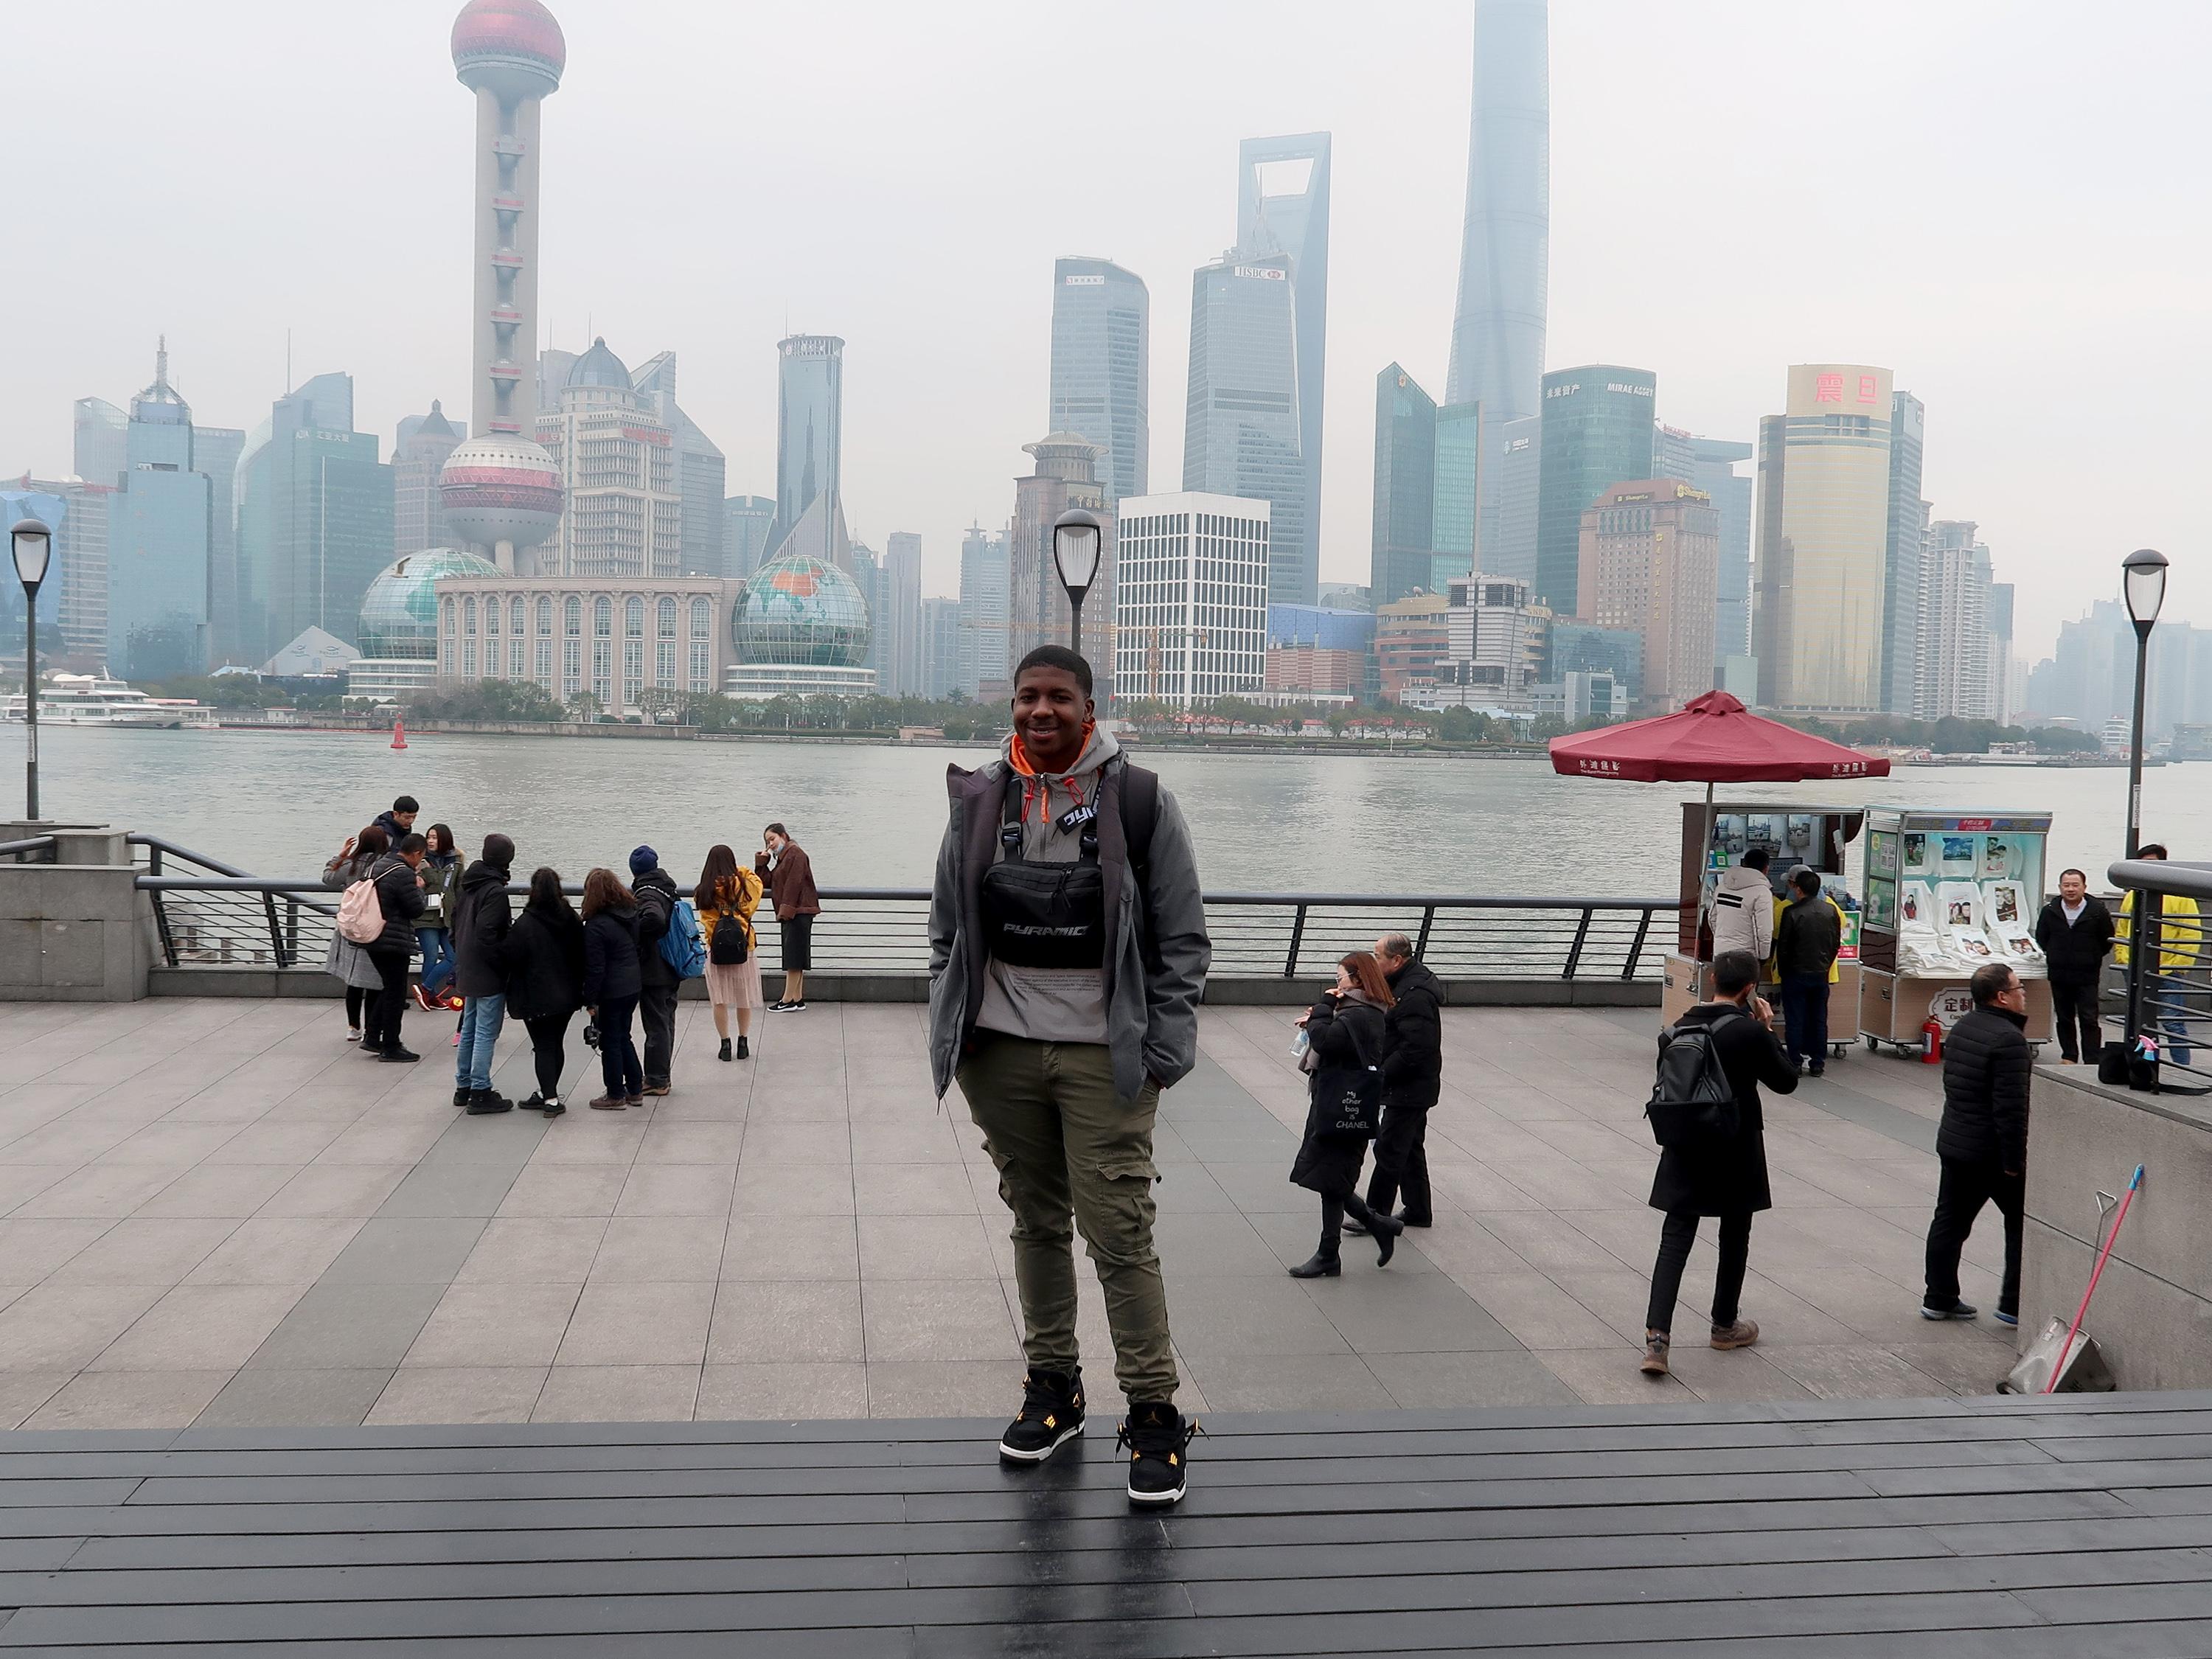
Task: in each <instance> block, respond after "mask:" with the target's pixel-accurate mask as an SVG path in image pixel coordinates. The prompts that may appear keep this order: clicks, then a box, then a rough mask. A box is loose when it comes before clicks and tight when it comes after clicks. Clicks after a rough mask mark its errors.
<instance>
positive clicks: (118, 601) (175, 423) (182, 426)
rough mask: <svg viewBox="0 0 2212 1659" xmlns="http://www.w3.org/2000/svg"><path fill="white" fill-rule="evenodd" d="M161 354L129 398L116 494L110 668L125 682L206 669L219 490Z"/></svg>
mask: <svg viewBox="0 0 2212 1659" xmlns="http://www.w3.org/2000/svg"><path fill="white" fill-rule="evenodd" d="M168 359H169V354H168V353H167V351H163V352H162V353H161V360H160V363H159V366H158V367H157V368H156V369H155V375H154V383H153V385H151V386H148V387H147V388H146V389H145V390H144V391H143V392H140V393H139V394H138V395H137V397H136V398H132V399H131V419H130V423H129V426H128V428H127V429H126V431H125V440H124V470H123V473H122V476H121V478H120V480H119V482H120V483H121V486H122V487H121V489H118V491H117V493H116V494H115V495H113V496H112V497H111V498H110V501H109V516H108V535H107V665H108V667H109V668H110V669H111V670H112V671H113V672H115V673H118V674H120V675H122V676H123V677H124V678H125V679H147V680H157V679H166V678H170V677H172V676H174V675H178V674H201V673H205V672H206V671H207V667H208V596H209V592H210V576H211V571H210V562H209V533H210V513H211V512H212V510H213V507H212V491H211V490H210V488H209V484H208V480H207V477H206V475H205V474H204V473H201V472H198V471H195V470H194V469H193V465H192V411H191V406H190V405H189V404H186V403H185V400H184V399H183V398H181V397H179V396H178V394H177V392H176V390H175V389H174V388H173V387H172V386H170V385H169V362H168Z"/></svg>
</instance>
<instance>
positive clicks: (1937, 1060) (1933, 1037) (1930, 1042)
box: [1920, 1014, 1943, 1066]
mask: <svg viewBox="0 0 2212 1659" xmlns="http://www.w3.org/2000/svg"><path fill="white" fill-rule="evenodd" d="M1920 1063H1921V1064H1922V1065H1923V1066H1941V1065H1942V1063H1943V1022H1942V1020H1940V1019H1938V1018H1936V1016H1935V1015H1933V1014H1930V1015H1929V1016H1928V1023H1927V1024H1924V1025H1923V1026H1922V1027H1921V1028H1920Z"/></svg>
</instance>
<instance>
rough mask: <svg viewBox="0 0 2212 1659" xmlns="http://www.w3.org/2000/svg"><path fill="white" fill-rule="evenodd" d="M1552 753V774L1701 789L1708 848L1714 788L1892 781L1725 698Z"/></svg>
mask: <svg viewBox="0 0 2212 1659" xmlns="http://www.w3.org/2000/svg"><path fill="white" fill-rule="evenodd" d="M1551 752H1552V769H1553V771H1555V772H1564V773H1565V774H1567V775H1569V776H1571V777H1578V778H1621V779H1626V780H1627V781H1631V782H1635V783H1702V784H1704V785H1705V840H1704V842H1703V845H1704V846H1705V848H1711V845H1712V840H1713V785H1715V784H1716V783H1802V782H1806V781H1810V780H1812V779H1814V778H1886V777H1887V776H1888V775H1889V763H1888V762H1887V761H1886V760H1884V759H1882V758H1881V757H1880V756H1878V755H1862V754H1861V753H1859V751H1858V750H1856V749H1847V748H1845V747H1844V745H1843V744H1840V743H1830V742H1829V741H1828V740H1827V739H1826V738H1816V737H1814V735H1813V734H1812V733H1811V732H1800V731H1798V730H1797V729H1796V727H1795V726H1784V725H1783V724H1782V722H1781V721H1779V720H1761V719H1760V718H1759V716H1758V715H1756V714H1753V713H1752V712H1751V711H1750V710H1749V709H1748V708H1745V707H1744V706H1743V705H1742V704H1741V702H1737V701H1736V700H1735V698H1734V697H1732V696H1729V694H1728V693H1727V692H1725V691H1708V692H1706V693H1705V695H1704V696H1700V697H1692V698H1691V699H1690V701H1689V702H1686V703H1685V704H1684V705H1683V706H1682V708H1681V709H1680V711H1679V712H1678V713H1675V714H1658V715H1655V716H1653V717H1652V718H1651V719H1650V720H1631V721H1630V722H1629V723H1628V724H1627V725H1626V726H1603V727H1601V728H1600V729H1599V730H1597V731H1595V732H1577V733H1575V735H1574V736H1572V737H1571V738H1553V739H1552V743H1551ZM1699 856H1700V857H1704V856H1705V854H1702V853H1701V854H1699Z"/></svg>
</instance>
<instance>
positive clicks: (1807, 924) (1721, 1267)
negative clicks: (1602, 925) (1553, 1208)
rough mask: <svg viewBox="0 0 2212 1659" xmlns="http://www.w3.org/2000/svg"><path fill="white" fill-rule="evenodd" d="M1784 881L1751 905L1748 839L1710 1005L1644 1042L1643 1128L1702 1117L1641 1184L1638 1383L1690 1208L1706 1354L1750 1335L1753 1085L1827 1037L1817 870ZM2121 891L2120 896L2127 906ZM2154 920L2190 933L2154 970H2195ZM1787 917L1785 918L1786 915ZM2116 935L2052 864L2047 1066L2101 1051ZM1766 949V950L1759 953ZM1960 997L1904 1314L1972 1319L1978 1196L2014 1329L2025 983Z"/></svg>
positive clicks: (2192, 921)
mask: <svg viewBox="0 0 2212 1659" xmlns="http://www.w3.org/2000/svg"><path fill="white" fill-rule="evenodd" d="M2137 856H2139V857H2141V858H2145V859H2150V860H2163V859H2164V858H2165V857H2166V848H2164V847H2162V846H2160V845H2158V844H2156V843H2153V844H2151V845H2149V846H2146V847H2145V848H2142V852H2141V853H2140V854H2138V855H2137ZM1807 878H1809V880H1808V879H1807ZM1791 884H1792V890H1793V891H1795V892H1796V895H1797V896H1796V899H1795V900H1794V901H1793V902H1790V904H1789V905H1788V907H1787V908H1783V909H1781V911H1780V915H1779V919H1777V917H1776V915H1775V913H1774V909H1773V908H1771V907H1770V906H1769V904H1768V903H1767V902H1766V899H1767V895H1768V892H1769V887H1768V881H1767V876H1766V854H1765V853H1764V852H1762V851H1759V850H1758V849H1755V848H1754V849H1753V851H1752V852H1750V853H1747V854H1745V855H1744V859H1743V862H1742V865H1741V866H1739V868H1738V869H1736V870H1731V871H1729V872H1726V874H1724V875H1723V878H1722V879H1721V882H1720V886H1719V896H1718V897H1717V900H1716V902H1715V906H1714V910H1713V943H1714V945H1715V952H1714V956H1713V959H1712V966H1711V975H1712V996H1711V1000H1709V1001H1706V1002H1705V1003H1701V1004H1699V1006H1697V1007H1694V1008H1692V1009H1691V1010H1690V1011H1689V1012H1687V1013H1686V1014H1685V1015H1684V1016H1683V1017H1682V1018H1681V1019H1680V1021H1679V1022H1677V1023H1676V1024H1674V1025H1673V1026H1670V1027H1668V1030H1665V1031H1663V1032H1662V1033H1661V1035H1660V1048H1661V1060H1660V1066H1659V1080H1658V1082H1657V1084H1656V1085H1655V1088H1654V1091H1653V1121H1654V1124H1655V1127H1656V1126H1657V1125H1659V1124H1660V1123H1661V1121H1662V1110H1664V1109H1672V1110H1674V1111H1680V1112H1688V1111H1695V1110H1702V1111H1704V1112H1705V1120H1704V1121H1703V1122H1702V1124H1701V1126H1700V1127H1698V1128H1697V1129H1695V1130H1694V1131H1692V1132H1688V1133H1683V1134H1681V1135H1680V1136H1679V1137H1678V1138H1677V1139H1675V1141H1674V1144H1672V1145H1662V1151H1661V1152H1660V1158H1659V1171H1658V1175H1657V1177H1656V1179H1655V1181H1654V1182H1653V1184H1652V1189H1651V1200H1650V1201H1651V1206H1652V1207H1653V1208H1654V1209H1657V1210H1661V1211H1663V1212H1665V1215H1666V1219H1665V1221H1664V1222H1663V1223H1662V1226H1661V1231H1660V1242H1659V1256H1658V1261H1657V1263H1656V1266H1655V1267H1653V1269H1652V1274H1651V1299H1650V1306H1649V1308H1648V1309H1647V1310H1645V1315H1644V1327H1645V1328H1644V1361H1643V1369H1644V1371H1645V1372H1646V1373H1648V1374H1650V1375H1652V1376H1665V1375H1667V1373H1668V1347H1669V1345H1670V1343H1671V1341H1672V1330H1673V1325H1674V1307H1675V1303H1676V1301H1677V1299H1678V1297H1679V1296H1680V1288H1681V1281H1682V1272H1683V1268H1684V1267H1685V1266H1686V1264H1687V1262H1688V1261H1689V1255H1690V1249H1691V1246H1692V1244H1693V1243H1695V1242H1696V1239H1697V1233H1698V1224H1699V1220H1700V1219H1701V1218H1705V1217H1711V1218H1715V1219H1717V1221H1718V1222H1719V1224H1720V1235H1719V1241H1718V1243H1719V1263H1718V1267H1717V1270H1716V1273H1715V1277H1714V1288H1713V1301H1712V1306H1711V1320H1712V1323H1711V1343H1712V1346H1714V1347H1716V1348H1723V1349H1728V1348H1743V1347H1749V1346H1751V1345H1752V1344H1753V1343H1754V1342H1756V1341H1757V1340H1759V1326H1758V1325H1757V1323H1756V1322H1753V1321H1752V1320H1748V1319H1744V1318H1741V1316H1740V1309H1739V1306H1738V1304H1739V1301H1740V1299H1741V1293H1742V1290H1743V1282H1744V1275H1745V1273H1746V1271H1747V1263H1748V1261H1749V1255H1750V1245H1751V1224H1752V1218H1753V1215H1754V1214H1756V1213H1757V1212H1759V1211H1761V1210H1765V1209H1769V1208H1771V1207H1772V1205H1773V1198H1772V1195H1771V1192H1770V1190H1769V1187H1768V1182H1767V1175H1766V1152H1765V1139H1764V1128H1765V1124H1764V1120H1763V1113H1762V1110H1761V1107H1760V1098H1759V1091H1760V1089H1761V1088H1762V1087H1763V1088H1765V1089H1767V1090H1770V1091H1773V1092H1775V1093H1778V1094H1789V1093H1790V1092H1792V1091H1795V1090H1796V1087H1797V1079H1798V1077H1799V1075H1800V1074H1801V1071H1802V1072H1805V1073H1808V1074H1810V1075H1812V1076H1816V1077H1817V1076H1819V1075H1820V1071H1821V1066H1820V1060H1819V1056H1820V1053H1821V1052H1822V1048H1823V1047H1824V1046H1825V1042H1826V991H1827V986H1826V973H1825V972H1823V971H1821V964H1820V957H1821V956H1822V955H1824V954H1830V947H1829V945H1828V925H1827V919H1826V917H1824V916H1821V915H1819V913H1818V910H1817V909H1816V908H1815V907H1816V905H1817V906H1825V905H1826V904H1827V902H1828V901H1827V900H1826V898H1825V897H1824V896H1822V895H1821V894H1820V878H1819V877H1818V875H1817V874H1815V873H1814V872H1811V871H1809V870H1802V869H1801V870H1798V871H1795V872H1792V875H1791ZM2134 899H2135V895H2134V894H2133V893H2130V894H2129V895H2128V896H2127V906H2129V907H2131V906H2132V904H2133V902H2134ZM2183 907H2186V909H2184V908H2183ZM2121 914H2122V915H2123V916H2126V915H2128V914H2129V909H2128V908H2123V910H2122V913H2121ZM2161 915H2162V919H2164V920H2167V921H2170V920H2171V919H2172V918H2173V917H2176V916H2181V917H2183V918H2184V920H2183V921H2182V922H2181V923H2180V924H2179V927H2178V928H2177V929H2176V931H2177V933H2185V934H2186V935H2188V937H2185V938H2180V939H2177V940H2176V941H2174V942H2172V944H2171V945H2162V946H2161V947H2160V964H2161V965H2162V966H2163V967H2165V968H2166V969H2169V970H2170V969H2175V968H2178V967H2182V966H2185V965H2187V964H2189V963H2193V962H2194V961H2195V960H2196V950H2195V939H2194V933H2195V930H2196V928H2197V917H2196V904H2195V902H2194V901H2193V900H2191V899H2189V898H2186V897H2177V896H2167V897H2166V898H2165V899H2164V901H2163V903H2162V906H2161ZM1793 917H1795V918H1798V920H1797V921H1796V922H1795V923H1794V925H1793V923H1792V918H1793ZM2118 931H2119V930H2118V924H2117V923H2116V922H2115V921H2114V919H2113V917H2112V913H2111V911H2110V910H2109V909H2107V908H2106V905H2105V903H2104V902H2103V901H2102V900H2101V899H2100V898H2098V897H2097V896H2095V895H2094V894H2093V893H2091V892H2090V891H2089V890H2088V877H2087V875H2086V874H2084V873H2083V872H2081V871H2080V870H2070V869H2069V870H2066V871H2063V872H2061V873H2060V875H2059V878H2058V892H2057V896H2054V897H2053V898H2051V900H2050V901H2049V902H2046V903H2045V905H2044V907H2043V909H2042V911H2041V912H2040V913H2039V915H2038V916H2037V918H2036V923H2035V941H2036V945H2037V946H2038V948H2039V950H2040V951H2042V952H2043V956H2044V960H2045V964H2046V969H2047V972H2048V974H2049V975H2050V983H2051V1001H2052V1004H2053V1007H2054V1012H2055V1013H2056V1016H2057V1020H2056V1024H2057V1038H2058V1047H2059V1055H2060V1059H2059V1063H2060V1064H2061V1065H2063V1066H2077V1065H2082V1064H2085V1063H2086V1064H2095V1063H2096V1061H2097V1059H2098V1057H2099V1054H2100V1051H2101V1050H2102V1049H2103V1048H2104V1046H2105V1045H2104V1041H2103V1024H2102V1020H2101V1018H2100V1012H2099V996H2100V988H2101V981H2102V978H2103V975H2104V966H2105V959H2106V957H2107V956H2109V955H2111V954H2112V951H2113V948H2114V942H2115V938H2116V935H2117V933H2118ZM1808 940H1810V941H1812V943H1810V944H1808ZM1770 945H1771V960H1770V961H1769V962H1767V963H1762V962H1761V957H1762V956H1765V955H1768V953H1769V947H1770ZM1815 946H1817V948H1814V947H1815ZM2119 951H2120V954H2119V960H2120V961H2121V962H2123V963H2124V962H2125V961H2126V959H2127V958H2126V947H2125V946H2124V945H2121V946H2120V947H2119ZM1777 970H1778V971H1777ZM1776 982H1778V984H1779V986H1780V987H1781V991H1782V994H1783V996H1784V1001H1785V1008H1786V1010H1787V1012H1786V1017H1785V1026H1786V1031H1787V1037H1786V1041H1784V1040H1781V1039H1778V1038H1777V1036H1775V1034H1774V1032H1773V1031H1772V1030H1771V1024H1772V1022H1773V1018H1774V1010H1773V1008H1772V1007H1771V1005H1769V1003H1768V1002H1767V1000H1766V999H1765V997H1764V996H1762V995H1760V994H1759V987H1760V985H1761V984H1762V983H1776ZM1815 989H1817V992H1818V996H1817V999H1815V998H1814V995H1813V994H1814V990H1815ZM1968 991H1969V994H1970V995H1971V997H1972V1002H1973V1006H1972V1011H1971V1012H1968V1013H1967V1014H1966V1015H1965V1016H1964V1017H1962V1018H1960V1020H1959V1021H1958V1023H1957V1024H1955V1025H1954V1026H1953V1027H1952V1028H1951V1030H1950V1031H1949V1033H1948V1035H1947V1036H1946V1037H1945V1039H1944V1042H1943V1113H1942V1121H1941V1122H1940V1123H1939V1124H1938V1126H1937V1127H1936V1155H1937V1158H1938V1159H1939V1161H1940V1163H1941V1165H1942V1169H1941V1173H1940V1175H1939V1177H1938V1182H1937V1188H1936V1209H1935V1213H1934V1214H1933V1216H1932V1217H1931V1218H1929V1226H1928V1242H1927V1252H1926V1263H1925V1268H1924V1279H1925V1285H1924V1289H1923V1293H1922V1296H1921V1300H1920V1316H1921V1317H1922V1318H1923V1319H1929V1320H1939V1321H1940V1320H1954V1319H1957V1320H1971V1319H1973V1318H1976V1317H1978V1314H1979V1310H1978V1309H1977V1308H1976V1307H1975V1306H1974V1305H1973V1304H1971V1303H1968V1302H1965V1301H1962V1300H1960V1295H1959V1260H1960V1254H1961V1253H1962V1251H1963V1250H1964V1249H1965V1247H1966V1240H1967V1237H1969V1236H1970V1234H1971V1233H1972V1230H1973V1225H1974V1222H1975V1220H1976V1218H1978V1216H1979V1215H1980V1214H1981V1212H1982V1211H1983V1209H1984V1206H1988V1205H1990V1204H1994V1205H1996V1208H1997V1212H1998V1214H1999V1215H2000V1216H2001V1217H2002V1220H2003V1225H2004V1240H2005V1251H2004V1272H2003V1275H2002V1279H2001V1280H2000V1283H1999V1287H1998V1291H1997V1304H1996V1309H1995V1310H1994V1316H1995V1317H1996V1320H1997V1322H1999V1323H2000V1324H2002V1325H2008V1326H2014V1325H2017V1324H2018V1323H2019V1322H2020V1276H2021V1234H2022V1225H2023V1217H2024V1214H2025V1212H2026V1208H2027V1118H2028V1090H2029V1081H2030V1079H2031V1077H2032V1075H2033V1069H2034V1054H2033V1049H2032V1048H2031V1047H2030V1045H2029V1042H2028V1040H2027V984H2026V983H2025V982H2024V981H2022V980H2021V977H2020V975H2019V974H2018V973H2017V972H2015V970H2014V969H2013V968H2012V967H2011V966H2010V965H2009V964H2008V963H2002V962H1993V963H1987V964H1985V965H1984V966H1983V967H1981V968H1979V969H1976V970H1975V972H1974V974H1973V975H1972V979H1971V980H1969V981H1968ZM1813 1000H1817V1001H1818V1003H1819V1004H1820V1016H1819V1018H1818V1019H1817V1021H1816V1020H1815V1019H1814V1017H1813V1016H1812V1015H1811V1013H1810V1012H1809V1007H1810V1003H1811V1001H1813ZM2157 1023H2158V1022H2156V1021H2154V1022H2153V1024H2157ZM1801 1030H1802V1032H1803V1033H1804V1035H1803V1036H1802V1037H1801V1036H1800V1032H1801ZM2164 1030H2165V1031H2166V1036H2167V1039H2168V1045H2169V1046H2168V1048H2167V1049H2166V1053H2167V1054H2168V1056H2169V1057H2172V1056H2175V1055H2177V1054H2178V1055H2179V1058H2180V1059H2181V1060H2183V1061H2185V1060H2186V1059H2187V1056H2188V1052H2189V1051H2188V1048H2187V1047H2186V1030H2187V1028H2186V1024H2185V1022H2184V1021H2182V1020H2180V1019H2178V1018H2175V1017H2174V1016H2173V1014H2172V1012H2171V1010H2169V1011H2168V1012H2166V1014H2165V1016H2164ZM1685 1040H1686V1041H1687V1042H1689V1043H1691V1044H1693V1045H1697V1046H1698V1047H1699V1048H1700V1049H1701V1050H1702V1051H1703V1052H1707V1053H1709V1054H1710V1055H1711V1060H1710V1061H1709V1062H1707V1064H1708V1065H1709V1066H1710V1067H1711V1069H1714V1070H1717V1073H1718V1074H1719V1075H1718V1077H1717V1079H1715V1081H1714V1083H1713V1084H1712V1085H1711V1086H1710V1087H1708V1088H1707V1089H1706V1090H1705V1095H1706V1096H1707V1097H1709V1098H1706V1099H1705V1101H1704V1102H1703V1103H1702V1104H1700V1103H1699V1101H1698V1100H1697V1099H1696V1098H1695V1097H1697V1096H1698V1094H1699V1089H1698V1084H1699V1065H1698V1060H1699V1059H1700V1058H1701V1057H1702V1056H1701V1055H1700V1056H1697V1057H1693V1059H1692V1061H1691V1062H1690V1063H1688V1064H1686V1065H1685V1066H1681V1067H1678V1068H1676V1070H1675V1071H1674V1073H1673V1074H1672V1075H1671V1076H1670V1070H1669V1063H1668V1054H1669V1051H1670V1050H1673V1049H1674V1048H1675V1045H1676V1044H1678V1043H1680V1042H1684V1041H1685ZM1808 1057H1809V1060H1810V1063H1809V1064H1806V1063H1805V1062H1806V1060H1808ZM1663 1139H1664V1135H1663V1132H1662V1140H1663Z"/></svg>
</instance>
